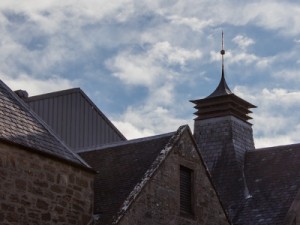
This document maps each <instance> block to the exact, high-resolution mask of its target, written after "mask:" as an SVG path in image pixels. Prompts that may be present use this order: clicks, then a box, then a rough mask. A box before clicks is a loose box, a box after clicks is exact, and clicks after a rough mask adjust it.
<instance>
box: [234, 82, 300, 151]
mask: <svg viewBox="0 0 300 225" xmlns="http://www.w3.org/2000/svg"><path fill="white" fill-rule="evenodd" d="M234 92H235V94H236V95H238V96H240V97H242V98H243V99H246V100H247V101H249V102H251V103H254V104H256V105H257V106H258V108H257V109H255V110H254V113H253V115H251V116H252V117H253V121H250V122H253V123H254V127H253V129H254V134H255V143H256V144H255V145H256V147H268V146H274V145H279V144H280V145H283V144H291V143H295V142H300V129H299V128H300V120H299V116H298V113H297V112H298V111H299V108H300V105H299V102H300V91H294V92H291V91H288V90H286V89H282V88H273V89H267V88H264V89H262V90H257V89H249V88H246V87H242V86H238V87H235V88H234Z"/></svg>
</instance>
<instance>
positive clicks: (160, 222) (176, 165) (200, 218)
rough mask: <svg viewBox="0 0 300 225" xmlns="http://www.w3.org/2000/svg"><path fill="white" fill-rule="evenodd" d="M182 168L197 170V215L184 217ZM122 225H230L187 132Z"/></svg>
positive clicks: (195, 190)
mask: <svg viewBox="0 0 300 225" xmlns="http://www.w3.org/2000/svg"><path fill="white" fill-rule="evenodd" d="M180 165H183V166H185V167H189V168H191V169H192V170H193V171H194V185H193V186H194V191H193V193H194V198H193V199H194V204H193V206H194V215H192V216H182V215H180V188H179V187H180V186H179V184H180V180H179V178H180V176H179V173H180ZM119 224H120V225H139V224H143V225H166V224H174V225H175V224H178V225H179V224H180V225H196V224H197V225H199V224H205V225H216V224H218V225H225V224H226V225H228V224H229V223H228V222H227V219H226V216H225V214H224V212H223V209H222V207H221V205H220V202H219V200H218V198H217V195H216V193H215V191H214V189H213V187H212V186H211V183H210V181H209V179H208V177H207V174H206V172H205V168H204V166H203V165H202V162H201V160H200V157H199V155H198V154H197V152H196V149H195V147H194V145H193V143H192V141H191V138H190V136H189V134H188V132H185V133H184V134H183V136H182V138H181V139H180V142H179V143H178V144H177V145H176V147H175V149H173V151H172V152H171V154H170V155H169V156H168V157H167V159H166V160H165V161H164V163H163V164H162V165H161V167H160V168H159V170H158V171H157V172H156V173H155V175H154V176H153V177H152V178H151V180H150V181H149V182H148V183H147V185H146V186H145V188H144V189H143V190H142V192H141V194H140V195H139V196H138V197H137V199H136V200H135V202H134V203H133V204H132V205H131V207H130V208H129V209H128V211H127V213H126V214H125V215H124V217H123V218H122V219H121V220H120V222H119Z"/></svg>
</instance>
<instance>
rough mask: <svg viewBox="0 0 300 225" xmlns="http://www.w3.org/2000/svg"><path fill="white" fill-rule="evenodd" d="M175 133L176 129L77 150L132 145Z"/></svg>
mask: <svg viewBox="0 0 300 225" xmlns="http://www.w3.org/2000/svg"><path fill="white" fill-rule="evenodd" d="M175 133H176V131H174V132H169V133H164V134H158V135H153V136H149V137H142V138H135V139H131V140H124V141H118V142H114V143H108V144H104V145H99V146H94V147H89V148H86V149H82V150H80V151H77V153H86V152H93V151H101V150H104V149H107V148H114V147H119V146H122V145H130V144H135V143H139V142H143V141H150V140H153V139H158V138H161V137H166V136H170V135H174V134H175Z"/></svg>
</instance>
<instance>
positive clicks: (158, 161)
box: [112, 125, 188, 224]
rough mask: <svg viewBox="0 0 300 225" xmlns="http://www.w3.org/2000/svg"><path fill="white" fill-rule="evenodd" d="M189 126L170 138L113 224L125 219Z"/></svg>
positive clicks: (181, 128)
mask: <svg viewBox="0 0 300 225" xmlns="http://www.w3.org/2000/svg"><path fill="white" fill-rule="evenodd" d="M187 127H188V126H187V125H184V126H181V127H179V128H178V130H177V131H176V133H175V134H174V135H173V136H172V137H171V138H170V140H169V142H168V143H167V144H166V146H165V147H164V148H163V149H162V150H161V151H160V153H159V155H158V156H157V157H156V159H155V160H154V162H153V163H152V164H151V166H150V167H149V169H148V170H147V171H146V173H145V174H144V176H143V178H142V179H141V181H140V182H139V183H138V184H136V185H135V187H134V189H133V190H132V191H131V193H130V194H129V195H128V197H127V198H126V199H125V201H124V202H123V204H122V206H121V209H120V211H119V212H118V213H117V215H116V218H115V219H114V221H113V223H112V224H118V223H119V221H120V220H121V219H122V218H123V216H124V215H125V213H126V212H127V210H128V209H129V208H130V206H131V205H132V203H133V202H134V201H135V200H136V198H137V197H138V196H139V194H140V193H141V191H142V190H143V188H144V187H145V185H146V184H147V183H148V181H149V180H150V179H151V178H152V177H153V175H154V174H155V172H156V171H157V170H158V169H159V168H160V166H161V164H162V163H163V162H164V161H165V159H166V158H167V157H168V155H169V154H170V152H171V151H172V149H173V147H174V145H175V144H176V143H177V141H178V140H179V139H180V137H181V136H182V134H183V132H184V131H186V129H187Z"/></svg>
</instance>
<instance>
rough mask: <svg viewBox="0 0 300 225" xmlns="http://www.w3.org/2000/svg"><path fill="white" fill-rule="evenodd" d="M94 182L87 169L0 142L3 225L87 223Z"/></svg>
mask: <svg viewBox="0 0 300 225" xmlns="http://www.w3.org/2000/svg"><path fill="white" fill-rule="evenodd" d="M93 183H94V174H92V173H90V172H87V171H86V170H82V169H81V168H79V167H74V166H72V165H70V164H66V163H64V162H63V161H57V160H54V159H52V158H46V157H45V156H42V155H39V154H36V153H32V152H30V151H27V150H24V149H22V148H21V147H16V146H14V145H10V144H5V143H0V224H1V225H20V224H22V225H34V224H43V225H53V224H57V225H71V224H72V225H83V224H88V222H89V221H90V220H91V218H92V215H93V196H94V195H93Z"/></svg>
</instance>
